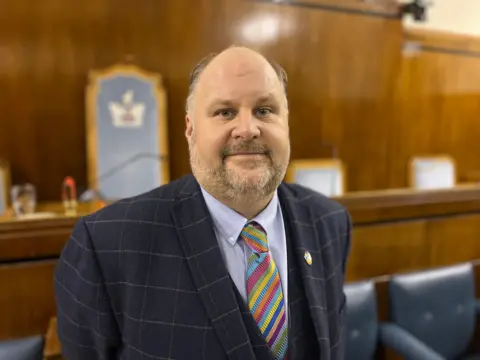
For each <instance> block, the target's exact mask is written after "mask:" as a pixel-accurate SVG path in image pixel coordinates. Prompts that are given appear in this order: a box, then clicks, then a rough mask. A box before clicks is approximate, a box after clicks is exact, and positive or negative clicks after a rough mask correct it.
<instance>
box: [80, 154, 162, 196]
mask: <svg viewBox="0 0 480 360" xmlns="http://www.w3.org/2000/svg"><path fill="white" fill-rule="evenodd" d="M143 159H155V160H157V162H159V163H161V162H162V161H164V160H167V159H168V156H166V155H161V154H156V153H148V152H145V153H137V154H135V155H133V156H131V157H129V158H127V159H126V160H124V161H122V162H120V163H119V164H117V165H115V166H114V167H112V168H111V169H109V170H108V171H106V172H104V173H103V174H101V175H100V176H98V177H97V178H96V179H95V180H96V181H95V182H96V183H98V182H100V181H102V180H105V179H108V178H110V177H112V176H114V175H115V174H118V173H119V172H120V171H122V170H124V169H126V168H128V167H129V166H131V165H132V164H135V163H137V162H138V161H140V160H143ZM79 201H81V202H92V201H105V196H103V194H102V193H101V192H100V191H98V190H95V189H87V190H86V191H84V192H83V193H82V194H81V195H80V197H79Z"/></svg>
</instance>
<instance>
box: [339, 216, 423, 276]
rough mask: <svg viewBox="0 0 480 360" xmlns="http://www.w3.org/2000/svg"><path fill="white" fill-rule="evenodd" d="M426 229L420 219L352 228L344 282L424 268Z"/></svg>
mask: <svg viewBox="0 0 480 360" xmlns="http://www.w3.org/2000/svg"><path fill="white" fill-rule="evenodd" d="M425 231H426V229H425V221H422V220H419V221H411V222H402V223H387V224H382V225H370V226H358V227H356V228H354V230H353V236H352V247H351V253H350V258H349V260H348V267H347V277H346V278H347V281H357V280H361V279H368V278H371V277H375V276H380V275H386V274H391V273H392V272H404V271H411V270H417V269H421V268H424V267H425V259H428V258H429V253H430V250H429V248H428V246H427V243H426V236H425ZM392 270H393V271H392Z"/></svg>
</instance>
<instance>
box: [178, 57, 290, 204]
mask: <svg viewBox="0 0 480 360" xmlns="http://www.w3.org/2000/svg"><path fill="white" fill-rule="evenodd" d="M220 56H221V55H220ZM186 120H187V129H186V136H187V139H188V143H189V149H190V162H191V166H192V171H193V173H194V175H195V177H196V178H197V180H198V181H199V183H200V184H201V185H202V186H203V187H204V188H206V190H207V191H210V192H215V193H218V192H219V191H220V192H221V193H222V195H224V196H227V197H229V198H234V197H243V198H244V200H245V197H251V200H255V199H256V198H261V197H263V196H266V195H268V194H271V193H273V192H274V191H275V189H276V188H277V187H278V185H279V184H280V182H281V181H282V179H283V177H284V175H285V172H286V169H287V166H288V162H289V158H290V141H289V128H288V110H287V105H286V98H285V93H284V90H283V87H282V84H281V82H280V80H279V79H278V76H277V74H276V73H275V71H274V70H273V68H272V67H271V66H270V64H269V63H268V62H267V61H265V60H264V59H263V58H260V57H259V56H258V55H257V54H254V55H252V54H248V53H247V54H243V55H242V54H237V55H233V54H230V56H229V55H226V56H225V57H223V58H219V59H215V60H213V62H212V63H211V64H210V65H209V66H208V67H207V68H206V69H205V71H204V73H203V74H202V75H201V77H200V79H199V82H198V84H197V88H196V91H195V97H194V102H193V109H190V112H189V115H187V119H186Z"/></svg>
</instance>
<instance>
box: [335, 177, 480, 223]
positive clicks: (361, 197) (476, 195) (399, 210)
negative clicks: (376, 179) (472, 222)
mask: <svg viewBox="0 0 480 360" xmlns="http://www.w3.org/2000/svg"><path fill="white" fill-rule="evenodd" d="M335 200H337V201H339V202H340V203H341V204H343V205H344V206H345V207H346V208H347V209H348V211H349V212H350V214H351V216H352V219H353V222H354V224H355V225H366V224H371V223H380V222H393V221H400V220H402V221H404V220H415V219H426V218H432V217H444V216H455V215H457V214H466V213H480V186H476V185H463V186H457V187H455V188H453V189H442V190H428V191H417V190H413V189H399V190H383V191H368V192H367V191H365V192H354V193H347V194H346V195H344V196H342V197H338V198H335Z"/></svg>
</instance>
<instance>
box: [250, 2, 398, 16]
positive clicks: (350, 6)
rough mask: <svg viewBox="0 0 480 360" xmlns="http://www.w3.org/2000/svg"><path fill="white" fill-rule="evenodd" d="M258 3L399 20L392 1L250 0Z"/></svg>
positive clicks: (396, 6)
mask: <svg viewBox="0 0 480 360" xmlns="http://www.w3.org/2000/svg"><path fill="white" fill-rule="evenodd" d="M252 1H254V2H259V3H271V4H275V5H286V6H297V7H304V8H310V9H318V10H325V11H334V12H342V13H349V14H356V15H364V16H374V17H382V18H389V19H399V18H400V17H401V16H400V10H399V4H398V3H397V2H396V1H394V0H384V1H378V2H375V1H373V2H367V1H364V0H252Z"/></svg>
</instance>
